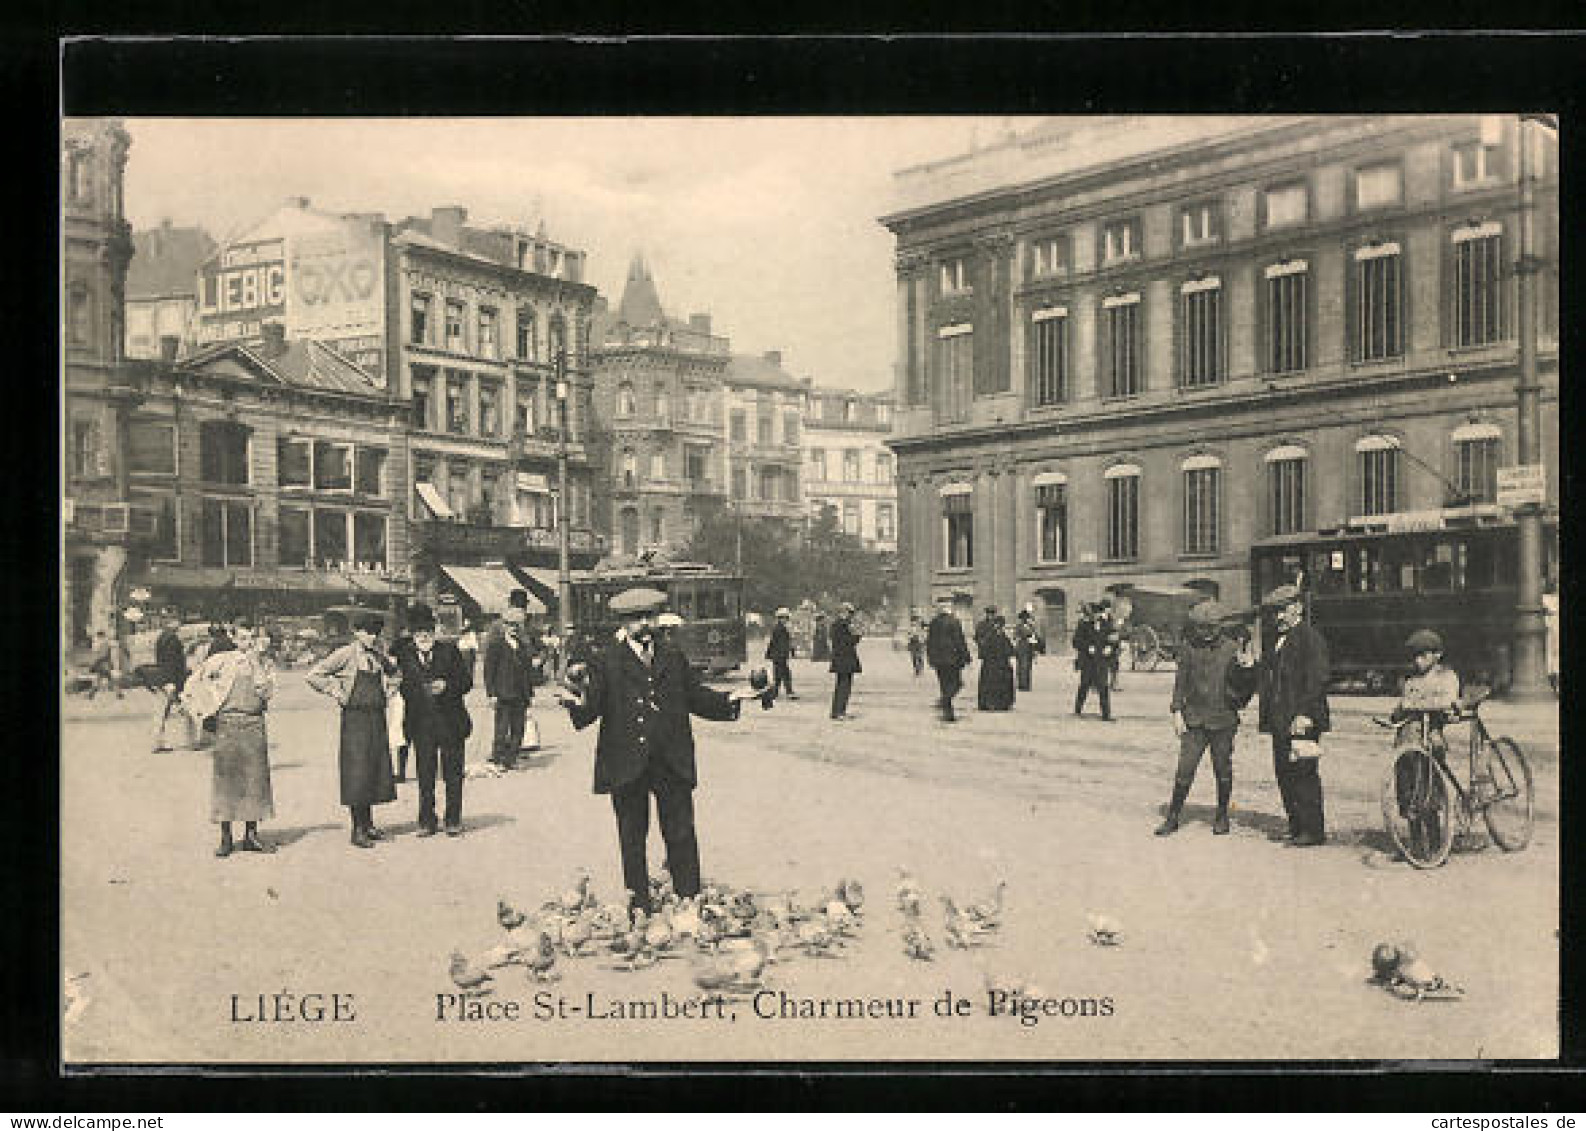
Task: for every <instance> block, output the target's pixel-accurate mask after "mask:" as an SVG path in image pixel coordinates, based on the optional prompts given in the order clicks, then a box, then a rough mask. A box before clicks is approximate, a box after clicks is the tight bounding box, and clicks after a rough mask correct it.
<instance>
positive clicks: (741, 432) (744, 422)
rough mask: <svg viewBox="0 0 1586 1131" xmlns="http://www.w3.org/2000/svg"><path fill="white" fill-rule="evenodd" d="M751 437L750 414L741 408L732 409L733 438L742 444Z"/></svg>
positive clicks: (736, 442)
mask: <svg viewBox="0 0 1586 1131" xmlns="http://www.w3.org/2000/svg"><path fill="white" fill-rule="evenodd" d="M748 438H749V416H748V414H747V413H745V412H744V411H743V409H741V408H735V409H733V410H732V440H733V443H735V444H741V443H743V442H744V441H745V440H747V439H748Z"/></svg>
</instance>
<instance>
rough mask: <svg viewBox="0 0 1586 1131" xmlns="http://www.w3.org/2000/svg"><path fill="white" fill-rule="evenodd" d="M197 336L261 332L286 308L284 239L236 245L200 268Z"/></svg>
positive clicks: (209, 338)
mask: <svg viewBox="0 0 1586 1131" xmlns="http://www.w3.org/2000/svg"><path fill="white" fill-rule="evenodd" d="M198 281H199V285H198V331H197V332H198V340H199V341H201V342H220V341H234V340H237V339H242V338H253V337H257V336H258V335H259V334H260V333H261V332H262V331H261V326H262V324H263V323H264V322H265V321H266V320H268V319H271V318H279V317H281V316H282V315H284V314H285V313H286V301H287V293H286V250H285V241H284V240H280V239H268V240H259V241H254V242H250V243H239V244H233V245H232V246H231V247H228V248H226V249H224V250H223V251H222V252H221V253H220V254H219V255H217V256H215V257H214V258H213V259H211V260H210V261H209V262H208V263H206V264H204V266H203V267H201V268H200V269H199V273H198Z"/></svg>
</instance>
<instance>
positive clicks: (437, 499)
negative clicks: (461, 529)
mask: <svg viewBox="0 0 1586 1131" xmlns="http://www.w3.org/2000/svg"><path fill="white" fill-rule="evenodd" d="M418 493H419V498H421V499H423V500H424V505H425V506H427V507H429V508H430V513H431V514H433V515H434V516H435V517H436V518H452V517H454V516H453V515H452V508H451V507H449V506H447V505H446V500H445V499H443V498H441V493H440V492H439V491H438V490H436V489H435V484H433V483H420V484H418Z"/></svg>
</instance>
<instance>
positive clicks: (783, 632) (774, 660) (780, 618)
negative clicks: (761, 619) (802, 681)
mask: <svg viewBox="0 0 1586 1131" xmlns="http://www.w3.org/2000/svg"><path fill="white" fill-rule="evenodd" d="M792 616H793V614H792V613H791V612H789V611H788V610H787V609H785V608H783V609H778V610H777V611H776V627H774V628H773V629H772V630H771V639H770V640H768V641H766V646H765V658H766V659H768V660H770V661H771V672H772V681H771V694H773V695H777V694H780V693H781V691H782V689H783V688H784V687H785V688H787V697H788V698H789V699H797V698H798V696H797V695H795V694H793V669H792V668H791V667H789V666H788V661H789V660H791V659H792V658H793V634H792V633H791V632H789V631H788V621H789V620H790V619H791V618H792Z"/></svg>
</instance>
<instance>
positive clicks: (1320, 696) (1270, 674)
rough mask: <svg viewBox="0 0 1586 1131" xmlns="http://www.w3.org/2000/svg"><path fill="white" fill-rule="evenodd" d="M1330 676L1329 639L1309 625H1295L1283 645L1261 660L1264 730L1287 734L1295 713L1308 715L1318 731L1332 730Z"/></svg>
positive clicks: (1262, 726) (1264, 732)
mask: <svg viewBox="0 0 1586 1131" xmlns="http://www.w3.org/2000/svg"><path fill="white" fill-rule="evenodd" d="M1328 675H1329V666H1328V659H1327V641H1326V640H1324V639H1323V638H1322V634H1321V633H1319V632H1317V631H1316V630H1315V629H1314V628H1312V627H1311V626H1310V625H1308V624H1299V625H1295V626H1294V628H1293V629H1291V630H1290V632H1289V635H1288V639H1287V640H1286V641H1284V643H1283V647H1281V648H1273V649H1271V650H1269V651H1268V652H1267V654H1266V655H1265V656H1264V657H1262V660H1261V711H1260V727H1261V731H1262V733H1263V734H1288V733H1289V727H1290V725H1291V724H1292V723H1293V722H1294V716H1296V715H1306V716H1308V717H1309V718H1310V719H1311V721H1312V722H1314V723H1315V724H1316V733H1317V734H1320V733H1322V732H1323V731H1327V730H1330V729H1332V718H1331V715H1330V714H1329V712H1328V708H1327V680H1328Z"/></svg>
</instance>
